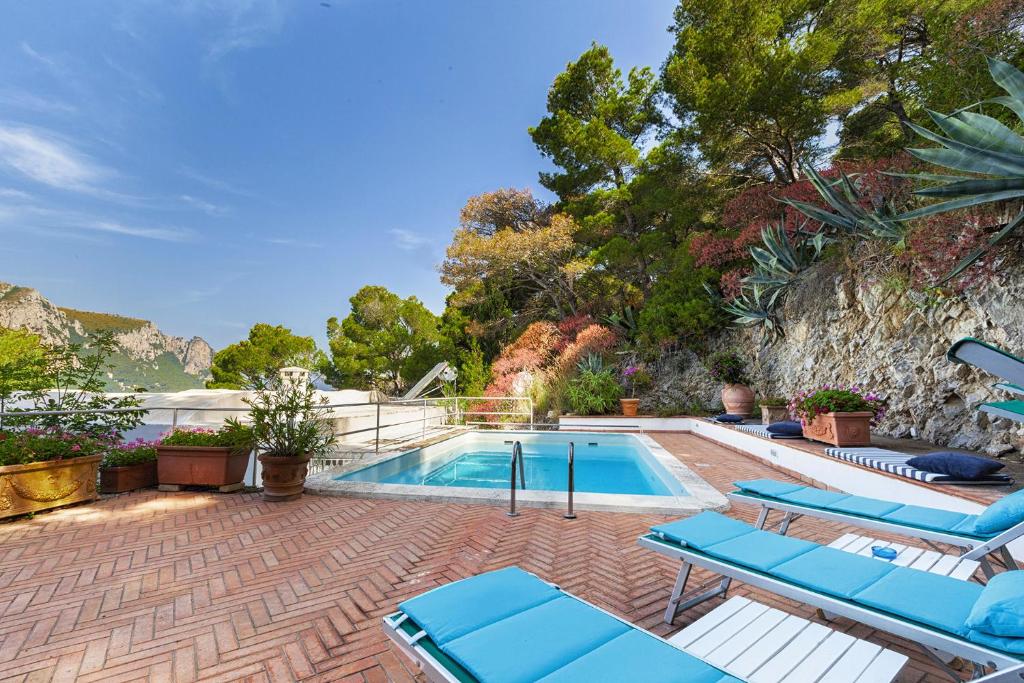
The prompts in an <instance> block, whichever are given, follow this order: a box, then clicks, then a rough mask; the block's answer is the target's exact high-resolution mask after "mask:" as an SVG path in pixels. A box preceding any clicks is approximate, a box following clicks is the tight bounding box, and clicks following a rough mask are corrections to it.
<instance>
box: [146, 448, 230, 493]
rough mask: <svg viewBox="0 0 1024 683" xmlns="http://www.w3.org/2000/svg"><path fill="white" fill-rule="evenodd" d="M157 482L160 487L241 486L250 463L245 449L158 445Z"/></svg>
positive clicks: (223, 487)
mask: <svg viewBox="0 0 1024 683" xmlns="http://www.w3.org/2000/svg"><path fill="white" fill-rule="evenodd" d="M156 455H157V458H156V471H157V481H158V482H159V483H160V485H161V486H218V487H220V488H221V489H225V488H228V489H232V488H233V489H238V488H241V487H242V479H243V478H245V470H246V468H247V467H248V466H249V453H248V452H247V451H232V450H231V449H230V448H222V447H214V446H157V447H156Z"/></svg>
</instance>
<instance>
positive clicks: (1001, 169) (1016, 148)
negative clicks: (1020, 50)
mask: <svg viewBox="0 0 1024 683" xmlns="http://www.w3.org/2000/svg"><path fill="white" fill-rule="evenodd" d="M988 69H989V73H991V74H992V80H994V81H995V82H996V84H997V85H998V86H999V87H1001V88H1002V89H1003V90H1005V91H1006V93H1007V95H1006V96H1002V97H993V98H991V99H988V100H984V101H982V102H978V103H976V104H973V105H971V106H969V107H966V108H965V109H961V110H960V111H957V112H954V113H952V114H950V115H948V116H945V115H942V114H937V113H936V112H933V111H929V112H928V116H929V117H931V120H932V121H933V122H934V123H935V125H936V126H938V128H939V130H941V131H942V132H943V133H944V134H945V135H940V134H938V133H933V132H932V131H930V130H928V129H927V128H922V127H921V126H918V125H915V124H912V123H911V124H909V125H910V127H911V128H912V129H913V130H914V131H915V132H916V133H917V134H918V135H920V136H921V137H923V138H925V139H926V140H930V141H932V142H935V143H937V144H938V145H940V146H939V147H929V148H926V149H908V150H907V151H908V152H910V153H911V154H913V155H914V156H915V157H917V158H918V159H921V160H923V161H928V162H931V163H933V164H936V165H938V166H944V167H946V168H949V169H952V170H955V171H965V172H967V173H972V174H975V175H936V174H930V173H920V174H914V175H912V176H910V177H913V178H917V179H918V180H922V181H927V182H935V183H938V184H937V185H932V186H930V187H925V188H922V189H919V190H917V191H916V192H915V194H918V195H921V196H924V197H936V198H940V199H943V200H944V201H940V202H937V203H935V204H931V205H929V206H926V207H923V208H920V209H917V210H914V211H909V212H907V213H904V214H902V215H900V216H897V217H896V218H897V219H898V220H901V221H906V220H912V219H914V218H921V217H924V216H931V215H935V214H939V213H945V212H947V211H955V210H957V209H963V208H967V207H971V206H978V205H981V204H989V203H992V202H1005V201H1008V200H1016V199H1020V198H1022V197H1024V138H1022V137H1021V136H1020V135H1019V134H1018V133H1017V132H1015V131H1014V130H1012V129H1011V128H1009V127H1007V126H1005V125H1004V124H1002V123H1001V122H999V121H998V120H996V119H994V118H992V117H991V116H986V115H984V114H979V113H977V112H972V111H969V110H970V109H973V108H974V107H977V106H979V105H982V104H998V105H1001V106H1004V107H1006V108H1008V109H1010V110H1011V111H1013V113H1014V114H1016V116H1017V118H1018V119H1019V120H1020V121H1021V123H1022V124H1024V74H1022V73H1021V72H1020V71H1018V70H1017V69H1016V68H1014V67H1013V66H1011V65H1010V64H1007V63H1006V62H1002V61H999V60H997V59H989V60H988ZM1021 224H1024V210H1022V211H1021V212H1020V213H1018V214H1017V215H1016V217H1015V218H1013V220H1011V221H1009V222H1008V223H1007V224H1006V225H1004V226H1003V227H1002V228H1001V229H1000V230H999V231H998V232H996V233H995V234H993V235H992V236H991V237H990V238H989V239H988V241H987V242H986V243H985V244H983V245H982V246H980V247H978V248H977V249H974V250H973V251H971V253H969V254H968V255H967V256H966V257H964V259H963V260H961V261H960V263H958V264H957V265H956V267H955V268H953V270H951V271H950V272H949V273H948V274H947V275H946V276H945V277H943V278H942V280H941V281H940V283H939V284H942V283H945V282H948V281H949V280H951V279H953V278H955V277H956V276H957V275H959V274H960V273H962V272H963V271H964V270H966V269H967V268H968V267H970V266H971V264H973V263H974V262H975V261H977V260H978V259H979V258H981V257H982V256H984V255H985V253H986V252H988V251H989V250H990V249H992V248H993V247H995V246H996V245H998V244H999V243H1000V242H1002V241H1003V240H1004V239H1006V238H1007V237H1009V236H1010V235H1011V234H1012V233H1013V232H1014V231H1016V230H1017V229H1018V228H1019V227H1020V226H1021Z"/></svg>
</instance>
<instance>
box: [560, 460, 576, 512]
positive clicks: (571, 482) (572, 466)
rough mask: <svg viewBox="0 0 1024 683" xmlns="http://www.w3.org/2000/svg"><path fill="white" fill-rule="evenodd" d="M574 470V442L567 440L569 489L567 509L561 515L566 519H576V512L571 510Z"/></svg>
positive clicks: (574, 486) (574, 485) (574, 484)
mask: <svg viewBox="0 0 1024 683" xmlns="http://www.w3.org/2000/svg"><path fill="white" fill-rule="evenodd" d="M575 472H576V444H574V443H573V442H572V441H570V442H569V484H568V489H569V491H568V493H569V509H568V510H567V511H566V513H565V515H563V516H564V517H565V518H566V519H576V513H575V512H573V510H572V493H573V489H575V488H576V483H575V479H576V475H575Z"/></svg>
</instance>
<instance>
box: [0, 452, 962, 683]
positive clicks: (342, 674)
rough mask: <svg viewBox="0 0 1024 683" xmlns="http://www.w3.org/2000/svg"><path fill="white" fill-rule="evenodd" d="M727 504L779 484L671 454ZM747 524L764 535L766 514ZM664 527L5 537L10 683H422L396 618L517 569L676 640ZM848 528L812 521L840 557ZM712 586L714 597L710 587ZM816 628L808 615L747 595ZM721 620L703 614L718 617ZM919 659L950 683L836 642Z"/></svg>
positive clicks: (303, 519)
mask: <svg viewBox="0 0 1024 683" xmlns="http://www.w3.org/2000/svg"><path fill="white" fill-rule="evenodd" d="M655 438H657V439H658V441H660V442H661V443H662V444H663V445H665V446H666V448H668V449H669V450H670V451H672V452H673V453H675V454H676V456H677V457H679V458H680V459H682V460H683V461H684V462H685V463H686V464H687V465H689V466H690V467H691V468H692V469H694V471H696V472H697V473H698V474H700V475H701V476H703V477H704V478H705V479H707V480H708V481H709V482H710V483H712V484H713V485H715V486H716V487H718V488H719V489H721V490H728V489H730V488H731V487H730V485H729V484H730V482H731V481H733V480H735V479H740V478H744V479H745V478H754V477H761V476H771V477H776V478H785V475H783V474H781V473H780V472H778V471H775V470H772V469H769V468H768V467H767V466H765V465H763V464H761V463H759V462H758V461H755V460H753V459H751V458H748V457H746V456H743V455H740V454H737V453H735V452H732V451H730V450H727V449H725V448H721V447H719V446H717V445H714V444H712V443H709V442H707V441H703V440H701V439H699V438H697V437H694V436H690V435H685V434H658V435H656V437H655ZM730 514H732V515H735V516H738V517H741V518H744V519H747V520H749V521H753V516H754V510H753V508H746V507H743V508H734V509H733V511H732V512H730ZM665 519H666V518H665V517H662V516H658V515H636V514H618V513H597V512H582V513H580V516H579V519H577V520H575V521H567V520H564V519H562V517H561V512H560V511H554V510H537V509H529V508H527V509H524V510H523V514H522V516H520V517H518V518H515V519H511V518H508V517H506V516H505V513H504V510H503V509H501V508H497V507H487V506H469V505H449V504H434V503H406V502H396V501H387V500H362V499H351V498H327V497H318V496H311V495H307V496H304V497H303V498H302V499H301V500H298V501H293V502H289V503H278V504H266V503H263V502H262V501H261V500H260V499H259V497H258V496H257V495H255V494H228V495H218V494H207V493H171V494H166V493H157V492H154V491H149V492H143V493H137V494H130V495H124V496H118V497H113V498H108V499H105V500H102V501H101V502H99V503H97V504H93V505H86V506H80V507H76V508H70V509H66V510H62V511H57V512H53V513H50V514H44V515H39V516H38V517H36V518H35V519H31V520H21V521H17V522H13V523H9V524H2V525H0V615H2V618H0V681H50V680H53V681H70V680H79V681H197V680H204V681H213V680H222V681H229V680H230V681H233V680H240V679H245V680H252V681H295V680H324V681H327V680H343V681H352V682H356V681H360V682H361V681H367V682H377V681H411V680H420V679H421V678H422V677H421V676H420V677H417V676H416V673H415V669H414V668H413V665H412V664H411V663H410V662H408V661H407V660H405V659H404V658H403V656H402V655H401V654H399V653H398V652H397V650H396V649H395V648H393V647H391V646H390V644H389V642H388V640H387V639H386V637H385V636H384V635H383V633H382V631H381V629H380V618H381V617H382V616H383V615H385V614H387V613H389V612H391V611H393V609H394V606H395V605H396V604H397V603H398V602H399V601H401V600H403V599H404V598H407V597H410V596H412V595H415V594H417V593H420V592H422V591H424V590H427V589H428V588H432V587H434V586H436V585H438V584H441V583H445V582H448V581H452V580H454V579H458V578H461V577H465V576H468V575H471V574H476V573H479V572H482V571H486V570H490V569H496V568H499V567H503V566H506V565H509V564H517V565H519V566H521V567H523V568H525V569H527V570H529V571H532V572H535V573H537V574H539V575H540V576H542V577H544V578H546V579H549V580H552V581H555V582H558V583H559V584H560V585H561V586H562V587H564V588H565V589H567V590H569V591H572V592H574V593H576V594H578V595H580V596H581V597H583V598H586V599H588V600H590V601H592V602H595V603H596V604H598V605H601V606H602V607H605V608H607V609H610V610H611V611H613V612H615V613H617V614H619V615H622V616H623V617H625V618H626V619H628V620H630V621H632V622H634V623H637V624H639V625H641V626H643V627H645V628H649V629H651V630H652V631H654V632H655V633H658V634H659V635H669V634H671V633H673V632H674V631H675V630H677V629H678V628H680V627H681V626H683V625H685V624H687V623H689V621H690V620H692V619H693V618H695V617H696V616H699V615H700V614H703V613H704V612H705V611H707V610H708V609H711V607H713V606H714V605H715V604H718V603H717V602H716V601H711V602H709V603H705V605H702V606H700V607H698V608H696V609H694V610H692V611H691V612H692V614H684V615H681V616H680V618H679V619H678V620H677V625H676V626H675V627H669V626H667V625H665V624H664V623H663V622H662V621H661V615H662V611H663V610H664V608H665V603H666V600H667V599H668V594H669V591H670V589H671V586H672V582H673V579H674V577H675V571H676V569H677V564H676V563H675V562H673V561H671V560H669V559H667V558H664V557H661V556H660V555H656V554H654V553H651V552H648V551H646V550H643V549H641V548H639V547H638V546H637V545H636V539H637V537H638V536H639V535H640V534H641V533H642V532H643V531H644V530H645V529H647V527H649V526H650V525H652V524H654V523H658V522H661V521H663V520H665ZM847 530H848V529H847V528H845V527H844V526H843V525H839V524H833V523H825V522H820V521H813V520H806V519H804V520H800V521H798V522H797V523H795V524H794V526H793V528H792V531H791V533H792V534H794V535H799V536H802V537H805V538H811V539H814V540H817V541H823V542H827V541H831V540H832V539H834V538H836V537H837V536H839V535H840V534H842V533H844V532H845V531H847ZM695 577H696V578H699V579H701V580H710V579H711V576H710V575H708V574H706V573H703V572H700V571H697V572H696V573H695ZM733 586H734V589H733V591H731V592H732V593H733V594H746V595H750V596H752V597H754V598H755V599H758V600H761V601H763V602H767V603H770V604H774V605H775V606H778V607H780V608H782V609H784V610H787V611H790V612H793V613H798V614H800V615H802V616H805V617H809V618H813V616H814V615H813V612H812V611H811V610H810V609H808V608H806V607H804V606H802V605H799V604H797V603H793V602H791V601H788V600H783V599H780V598H777V597H775V596H772V595H770V594H767V593H763V592H761V591H756V590H752V589H749V588H747V587H746V586H744V585H742V584H736V583H735V582H734V584H733ZM702 608H703V609H702ZM831 625H832V626H833V627H834V628H839V629H842V630H845V631H847V632H849V633H851V634H852V635H855V636H857V637H861V638H868V639H870V640H873V641H876V642H878V643H880V644H883V645H885V646H887V647H891V648H895V649H897V650H900V651H902V652H905V653H907V654H909V655H910V656H911V657H912V660H911V662H910V663H909V664H908V665H907V667H906V668H905V669H904V672H903V679H902V680H905V681H940V680H948V679H945V678H943V677H942V676H941V675H940V674H939V673H938V671H937V670H936V669H935V668H934V667H933V666H932V665H931V664H930V663H929V662H928V660H927V659H926V658H925V657H924V656H923V655H922V654H920V653H919V651H917V650H916V649H913V648H912V647H911V646H909V645H908V644H907V643H906V642H904V641H901V640H899V639H894V638H891V637H889V636H887V635H886V634H884V633H879V632H873V631H872V630H871V629H868V628H866V627H864V626H862V625H858V624H855V623H853V622H848V621H845V620H840V621H838V622H833V623H832V624H831Z"/></svg>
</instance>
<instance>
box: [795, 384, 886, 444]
mask: <svg viewBox="0 0 1024 683" xmlns="http://www.w3.org/2000/svg"><path fill="white" fill-rule="evenodd" d="M789 408H790V412H791V413H792V414H793V415H796V416H797V417H798V418H799V419H800V423H801V424H802V425H803V434H804V436H805V437H806V438H808V439H814V440H815V441H823V442H825V443H830V444H832V445H834V446H870V445H871V427H872V426H874V425H877V424H878V423H879V422H880V421H881V420H882V418H883V417H884V416H885V409H886V401H885V399H883V398H882V397H881V396H878V395H877V394H875V393H874V392H870V391H869V392H862V391H861V390H860V388H859V387H856V386H851V387H837V386H832V385H829V384H826V385H825V386H823V387H821V388H820V389H814V390H808V391H802V392H800V393H798V394H797V395H796V396H795V397H794V398H793V400H792V402H791V403H790V404H789Z"/></svg>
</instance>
